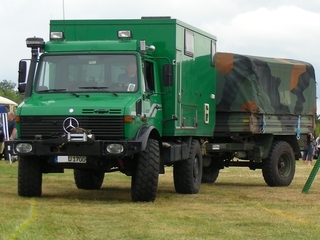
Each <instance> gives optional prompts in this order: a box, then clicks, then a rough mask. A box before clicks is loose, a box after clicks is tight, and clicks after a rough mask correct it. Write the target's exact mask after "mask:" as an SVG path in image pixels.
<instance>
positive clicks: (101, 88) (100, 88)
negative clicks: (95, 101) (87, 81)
mask: <svg viewBox="0 0 320 240" xmlns="http://www.w3.org/2000/svg"><path fill="white" fill-rule="evenodd" d="M78 88H79V89H98V90H104V92H107V93H112V94H113V95H115V96H118V94H117V93H115V92H112V91H109V90H106V89H108V87H95V86H89V87H81V86H80V87H78Z"/></svg>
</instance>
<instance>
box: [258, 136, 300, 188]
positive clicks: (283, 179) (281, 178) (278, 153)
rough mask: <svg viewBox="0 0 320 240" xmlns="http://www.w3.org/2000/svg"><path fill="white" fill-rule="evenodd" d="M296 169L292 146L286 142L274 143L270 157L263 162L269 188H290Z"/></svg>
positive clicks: (263, 170)
mask: <svg viewBox="0 0 320 240" xmlns="http://www.w3.org/2000/svg"><path fill="white" fill-rule="evenodd" d="M295 169H296V163H295V158H294V154H293V150H292V148H291V146H290V145H289V144H288V143H287V142H284V141H276V142H274V143H273V145H272V147H271V150H270V153H269V156H268V158H267V159H264V160H263V165H262V174H263V177H264V180H265V182H266V183H267V184H268V185H269V186H289V185H290V184H291V182H292V179H293V177H294V173H295Z"/></svg>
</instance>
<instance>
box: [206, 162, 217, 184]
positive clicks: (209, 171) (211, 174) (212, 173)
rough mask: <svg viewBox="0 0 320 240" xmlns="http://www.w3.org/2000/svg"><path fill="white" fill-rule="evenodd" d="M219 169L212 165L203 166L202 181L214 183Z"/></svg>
mask: <svg viewBox="0 0 320 240" xmlns="http://www.w3.org/2000/svg"><path fill="white" fill-rule="evenodd" d="M219 172H220V169H219V168H217V167H215V166H212V164H210V166H208V167H203V172H202V181H201V182H203V183H214V182H215V181H216V180H217V178H218V176H219Z"/></svg>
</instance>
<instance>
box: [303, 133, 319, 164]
mask: <svg viewBox="0 0 320 240" xmlns="http://www.w3.org/2000/svg"><path fill="white" fill-rule="evenodd" d="M319 153H320V135H319V136H318V137H317V138H315V136H314V135H313V133H312V132H309V133H308V135H307V139H306V141H305V146H304V151H303V154H302V160H303V161H304V162H305V163H306V164H308V165H309V166H312V160H313V158H314V156H317V157H318V156H319Z"/></svg>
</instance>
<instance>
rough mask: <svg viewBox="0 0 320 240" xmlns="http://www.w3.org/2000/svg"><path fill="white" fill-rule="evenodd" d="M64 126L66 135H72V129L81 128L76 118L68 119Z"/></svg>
mask: <svg viewBox="0 0 320 240" xmlns="http://www.w3.org/2000/svg"><path fill="white" fill-rule="evenodd" d="M62 125H63V130H64V131H65V132H66V133H70V131H71V130H72V129H74V128H78V127H79V122H78V120H77V119H75V118H74V117H68V118H66V119H65V120H64V121H63V124H62Z"/></svg>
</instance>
